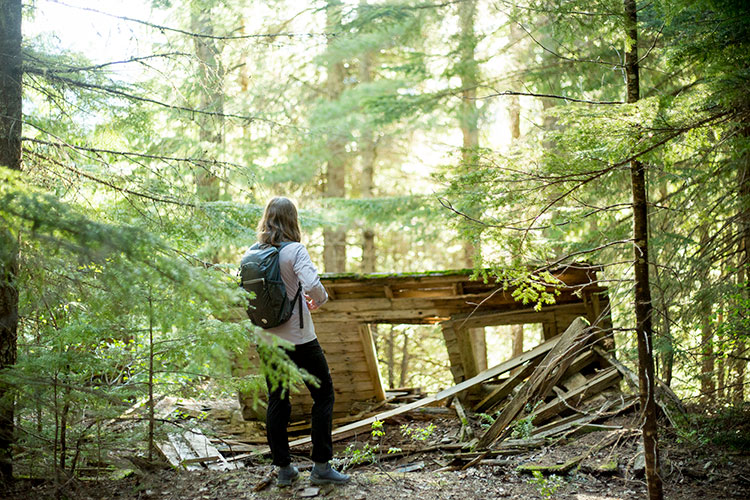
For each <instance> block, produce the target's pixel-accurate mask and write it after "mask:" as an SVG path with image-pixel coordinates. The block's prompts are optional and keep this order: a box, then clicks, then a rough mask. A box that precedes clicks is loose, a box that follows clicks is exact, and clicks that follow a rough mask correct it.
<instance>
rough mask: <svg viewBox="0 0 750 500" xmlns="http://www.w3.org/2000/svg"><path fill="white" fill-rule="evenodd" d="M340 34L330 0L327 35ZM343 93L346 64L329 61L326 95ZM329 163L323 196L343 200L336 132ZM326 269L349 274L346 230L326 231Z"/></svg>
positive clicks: (343, 161)
mask: <svg viewBox="0 0 750 500" xmlns="http://www.w3.org/2000/svg"><path fill="white" fill-rule="evenodd" d="M340 31H341V1H340V0H328V2H327V4H326V32H327V33H338V32H340ZM335 41H336V37H333V36H329V37H328V43H329V44H333V43H335ZM343 90H344V63H343V62H341V61H330V62H329V63H328V77H327V80H326V92H327V94H328V99H329V100H331V101H335V100H337V99H338V98H339V96H340V95H341V93H342V92H343ZM326 146H327V150H328V161H327V165H326V176H325V179H326V182H325V191H324V193H323V196H325V197H326V198H344V196H346V167H347V153H346V149H345V143H344V140H343V138H342V137H341V136H340V135H339V134H338V132H337V131H336V130H332V131H331V132H330V136H329V138H328V141H327V145H326ZM323 266H324V268H325V271H326V272H329V273H331V272H333V273H340V272H344V271H346V229H340V228H337V229H326V230H324V231H323Z"/></svg>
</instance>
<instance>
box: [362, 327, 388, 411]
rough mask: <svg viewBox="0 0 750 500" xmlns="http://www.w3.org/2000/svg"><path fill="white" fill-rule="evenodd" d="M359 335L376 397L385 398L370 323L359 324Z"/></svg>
mask: <svg viewBox="0 0 750 500" xmlns="http://www.w3.org/2000/svg"><path fill="white" fill-rule="evenodd" d="M359 337H360V340H361V342H362V347H363V348H364V357H365V363H366V364H367V370H368V371H369V373H370V380H372V385H373V388H374V390H375V397H376V399H377V400H378V401H384V400H385V389H384V388H383V380H382V379H381V378H380V370H379V368H378V358H377V355H376V353H375V339H374V338H373V336H372V330H371V329H370V325H368V324H362V325H360V326H359Z"/></svg>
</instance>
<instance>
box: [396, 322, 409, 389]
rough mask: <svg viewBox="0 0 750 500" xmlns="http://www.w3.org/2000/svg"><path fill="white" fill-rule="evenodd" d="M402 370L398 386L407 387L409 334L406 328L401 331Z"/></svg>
mask: <svg viewBox="0 0 750 500" xmlns="http://www.w3.org/2000/svg"><path fill="white" fill-rule="evenodd" d="M401 337H402V343H401V370H400V372H399V375H398V386H399V387H406V380H407V377H406V376H407V375H408V374H409V334H408V332H407V331H406V330H404V331H403V332H401Z"/></svg>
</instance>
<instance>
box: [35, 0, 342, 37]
mask: <svg viewBox="0 0 750 500" xmlns="http://www.w3.org/2000/svg"><path fill="white" fill-rule="evenodd" d="M47 1H48V2H53V3H56V4H59V5H62V6H63V7H69V8H72V9H79V10H84V11H87V12H93V13H95V14H101V15H103V16H107V17H112V18H114V19H120V20H122V21H128V22H131V23H136V24H142V25H143V26H148V27H149V28H154V29H157V30H159V31H161V32H165V31H171V32H173V33H179V34H181V35H187V36H189V37H191V38H205V39H209V40H249V39H254V38H256V39H263V38H266V39H267V38H294V37H305V38H313V37H316V36H320V37H325V38H330V37H334V36H336V35H337V33H257V34H253V35H209V34H206V33H196V32H193V31H188V30H184V29H180V28H172V27H170V26H164V25H161V24H155V23H152V22H149V21H144V20H143V19H136V18H134V17H129V16H120V15H117V14H112V13H109V12H105V11H102V10H98V9H94V8H93V7H82V6H79V5H71V4H68V3H65V2H61V1H60V0H47Z"/></svg>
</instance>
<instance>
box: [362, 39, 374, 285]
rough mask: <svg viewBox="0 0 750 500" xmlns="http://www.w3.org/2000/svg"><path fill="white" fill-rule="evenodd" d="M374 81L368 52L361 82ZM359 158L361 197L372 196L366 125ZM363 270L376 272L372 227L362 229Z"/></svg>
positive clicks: (371, 153) (370, 149)
mask: <svg viewBox="0 0 750 500" xmlns="http://www.w3.org/2000/svg"><path fill="white" fill-rule="evenodd" d="M371 81H372V54H371V53H370V52H367V53H365V54H363V55H362V58H361V61H360V67H359V82H360V84H362V83H369V82H371ZM359 150H360V154H359V159H360V162H361V164H362V179H361V182H360V191H361V192H360V197H361V198H363V199H369V198H372V195H373V177H374V175H375V140H374V138H373V134H372V130H370V129H369V128H368V125H367V124H365V125H364V129H363V130H362V133H361V136H360V140H359ZM362 272H363V273H374V272H375V231H374V229H373V228H372V227H369V226H367V227H365V228H364V229H363V230H362Z"/></svg>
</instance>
